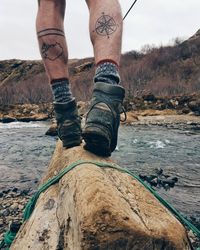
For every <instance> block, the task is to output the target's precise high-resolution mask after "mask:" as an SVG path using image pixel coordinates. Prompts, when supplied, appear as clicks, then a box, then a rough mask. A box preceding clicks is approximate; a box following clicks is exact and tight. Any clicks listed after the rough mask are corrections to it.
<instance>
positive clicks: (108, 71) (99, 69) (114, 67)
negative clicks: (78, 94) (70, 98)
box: [83, 0, 125, 156]
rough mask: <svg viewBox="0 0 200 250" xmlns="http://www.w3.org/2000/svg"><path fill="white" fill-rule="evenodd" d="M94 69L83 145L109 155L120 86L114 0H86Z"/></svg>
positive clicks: (116, 122)
mask: <svg viewBox="0 0 200 250" xmlns="http://www.w3.org/2000/svg"><path fill="white" fill-rule="evenodd" d="M87 4H88V8H89V11H90V36H91V41H92V44H93V48H94V56H95V63H96V73H95V76H94V90H93V97H92V103H91V109H90V111H89V113H88V116H87V119H86V125H85V128H84V131H83V138H84V140H85V143H86V145H85V148H86V149H87V150H89V151H92V152H94V153H96V154H99V155H103V156H109V155H110V154H111V152H112V151H114V149H115V147H116V144H117V134H118V127H119V122H120V111H121V106H122V102H123V98H124V94H125V93H124V89H123V88H122V87H121V86H119V84H120V76H119V72H118V67H119V63H120V56H121V41H122V22H123V21H122V14H121V8H120V5H119V2H118V0H95V1H94V0H87Z"/></svg>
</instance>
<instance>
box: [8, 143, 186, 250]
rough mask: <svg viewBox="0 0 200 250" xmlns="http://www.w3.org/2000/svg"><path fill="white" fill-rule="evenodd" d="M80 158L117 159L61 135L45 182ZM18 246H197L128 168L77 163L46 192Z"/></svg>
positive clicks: (75, 248)
mask: <svg viewBox="0 0 200 250" xmlns="http://www.w3.org/2000/svg"><path fill="white" fill-rule="evenodd" d="M76 160H96V161H104V162H105V161H109V162H110V161H111V159H110V158H101V157H97V156H96V155H94V154H91V153H89V152H87V151H85V150H84V149H83V148H82V146H79V147H74V148H72V149H63V148H62V145H61V142H60V141H59V142H58V144H57V147H56V150H55V152H54V155H53V157H52V160H51V163H50V166H49V168H48V172H47V174H46V176H45V177H44V178H43V180H42V182H43V183H44V182H46V181H47V180H48V179H49V178H51V177H52V176H54V175H57V174H58V172H59V171H60V170H61V169H63V168H64V167H66V165H68V164H70V163H72V162H74V161H76ZM11 249H12V250H15V249H16V250H19V249H20V250H25V249H34V250H40V249H45V250H46V249H50V250H54V249H55V250H58V249H60V250H61V249H66V250H80V249H83V250H86V249H87V250H95V249H96V250H97V249H99V250H103V249H104V250H106V249H107V250H114V249H116V250H122V249H123V250H124V249H128V250H129V249H137V250H143V249H144V250H147V249H154V250H155V249H163V250H164V249H170V250H172V249H180V250H185V249H191V248H190V244H189V241H188V238H187V234H186V231H185V229H184V227H183V226H182V225H181V224H180V223H179V221H177V219H175V218H174V216H172V215H171V214H170V212H169V211H168V210H167V209H166V208H164V207H163V206H162V205H161V204H160V203H159V202H158V201H157V200H156V199H155V198H154V196H153V195H152V194H151V193H150V192H149V191H147V190H146V189H145V188H144V187H143V186H142V184H140V183H139V182H138V181H137V180H135V179H133V178H132V177H131V176H129V175H128V174H126V173H122V172H119V171H118V170H115V169H109V168H99V167H97V166H95V165H93V164H83V165H80V166H77V167H76V168H74V169H73V170H71V171H70V172H69V173H67V174H65V175H64V177H63V178H62V179H61V180H60V181H59V183H58V184H55V185H53V186H51V187H50V188H49V189H48V190H47V191H46V192H44V193H42V194H41V195H40V198H39V200H38V202H37V204H36V207H35V209H34V211H33V213H32V215H31V217H30V218H29V220H28V221H26V222H25V223H24V224H23V226H22V227H21V229H20V231H19V233H18V235H17V237H16V239H15V241H14V242H13V244H12V246H11Z"/></svg>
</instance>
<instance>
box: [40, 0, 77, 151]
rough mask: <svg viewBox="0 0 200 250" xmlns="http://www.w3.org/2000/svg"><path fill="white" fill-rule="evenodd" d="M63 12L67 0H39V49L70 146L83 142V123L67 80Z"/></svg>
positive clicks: (61, 134) (65, 142) (61, 128)
mask: <svg viewBox="0 0 200 250" xmlns="http://www.w3.org/2000/svg"><path fill="white" fill-rule="evenodd" d="M64 14H65V0H39V10H38V15H37V20H36V28H37V36H38V41H39V46H40V52H41V56H42V59H43V62H44V65H45V68H46V72H47V75H48V76H49V81H50V83H51V88H52V93H53V99H54V110H55V115H56V119H57V125H58V129H57V131H58V135H59V137H60V139H61V140H62V142H63V146H64V147H67V148H69V147H73V146H78V145H79V144H80V142H81V126H80V118H79V117H78V112H77V107H76V102H75V99H74V97H73V96H72V93H71V91H70V85H69V80H68V78H69V73H68V67H67V63H68V51H67V44H66V40H65V34H64V27H63V21H64Z"/></svg>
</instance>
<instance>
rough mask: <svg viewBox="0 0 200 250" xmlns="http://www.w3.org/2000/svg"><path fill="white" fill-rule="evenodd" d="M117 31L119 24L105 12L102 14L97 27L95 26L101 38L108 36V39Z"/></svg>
mask: <svg viewBox="0 0 200 250" xmlns="http://www.w3.org/2000/svg"><path fill="white" fill-rule="evenodd" d="M116 29H117V24H116V22H115V20H114V18H112V17H111V16H109V15H105V13H104V12H102V16H101V17H99V18H98V19H97V22H96V25H95V31H96V33H97V34H98V35H100V36H107V38H109V37H110V35H111V34H112V33H114V32H115V31H116Z"/></svg>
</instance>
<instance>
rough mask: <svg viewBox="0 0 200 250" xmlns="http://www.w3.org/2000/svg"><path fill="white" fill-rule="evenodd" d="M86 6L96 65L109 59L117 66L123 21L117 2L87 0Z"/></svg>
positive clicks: (110, 0) (116, 0) (115, 0)
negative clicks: (88, 13)
mask: <svg viewBox="0 0 200 250" xmlns="http://www.w3.org/2000/svg"><path fill="white" fill-rule="evenodd" d="M87 4H88V8H89V11H90V37H91V41H92V44H93V48H94V56H95V62H96V64H98V63H99V62H100V61H102V60H105V59H109V60H112V61H114V62H115V63H116V64H118V65H119V63H120V56H121V43H122V23H123V21H122V13H121V8H120V5H119V3H118V0H87Z"/></svg>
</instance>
